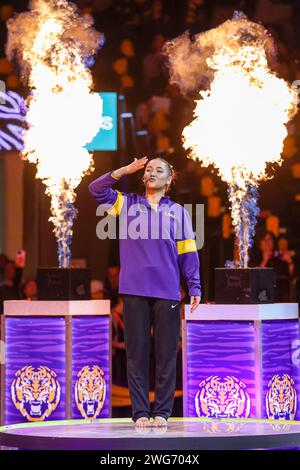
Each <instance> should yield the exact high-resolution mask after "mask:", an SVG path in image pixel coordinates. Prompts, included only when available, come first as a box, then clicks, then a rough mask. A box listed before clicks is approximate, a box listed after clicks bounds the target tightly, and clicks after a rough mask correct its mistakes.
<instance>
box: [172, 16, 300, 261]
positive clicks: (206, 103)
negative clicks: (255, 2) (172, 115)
mask: <svg viewBox="0 0 300 470" xmlns="http://www.w3.org/2000/svg"><path fill="white" fill-rule="evenodd" d="M166 53H167V55H168V56H169V65H170V71H171V79H172V81H173V82H176V83H177V84H178V85H179V86H180V88H181V90H182V91H183V92H185V93H189V92H192V91H193V92H195V91H197V92H198V93H199V95H200V97H199V99H196V107H195V110H194V117H195V119H194V120H193V121H192V122H191V124H190V125H188V126H187V127H185V129H184V130H183V134H182V135H183V145H184V147H185V149H189V155H190V156H191V157H192V158H193V159H194V160H199V161H201V162H202V164H203V165H204V166H208V165H211V164H212V165H214V166H215V167H216V168H217V169H218V172H219V175H220V177H221V178H222V179H223V180H224V181H226V182H227V183H228V194H229V199H230V203H231V214H232V221H233V225H234V229H235V233H236V236H237V239H238V246H239V254H240V266H241V267H247V265H248V251H249V248H250V247H251V245H252V243H253V235H254V232H255V225H256V216H257V214H258V212H259V209H258V207H257V194H258V183H259V181H260V180H262V179H265V178H266V177H267V163H269V162H273V163H274V162H277V163H279V164H281V162H282V160H281V152H282V150H283V141H284V139H285V137H286V136H287V128H286V124H287V122H288V121H289V120H290V119H291V118H292V117H294V115H295V114H296V112H297V94H296V91H295V89H293V88H292V87H291V86H290V85H289V84H288V83H287V82H286V81H285V80H283V79H280V78H279V77H277V76H276V74H275V73H274V72H273V71H272V70H271V67H273V66H274V64H275V60H276V51H275V46H274V43H273V40H272V38H271V37H270V36H269V34H268V32H267V31H266V29H265V28H264V27H263V26H262V25H259V24H256V23H253V22H250V21H248V20H247V18H246V17H245V15H243V14H241V13H236V14H235V15H234V17H233V19H232V20H228V21H226V22H225V23H223V24H222V25H220V26H218V27H217V28H215V29H212V30H210V31H207V32H205V33H202V34H198V35H196V36H195V38H194V41H193V42H192V41H191V40H190V39H189V37H188V35H187V34H184V35H183V36H181V37H179V38H176V39H175V40H174V41H171V42H169V43H168V44H167V45H166ZM200 88H202V90H201V91H200ZM203 88H204V89H203Z"/></svg>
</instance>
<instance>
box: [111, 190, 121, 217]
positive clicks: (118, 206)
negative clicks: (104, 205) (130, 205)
mask: <svg viewBox="0 0 300 470" xmlns="http://www.w3.org/2000/svg"><path fill="white" fill-rule="evenodd" d="M117 193H118V196H117V199H116V202H115V203H114V205H113V206H112V207H111V208H110V209H108V211H107V213H108V214H109V215H114V216H118V215H119V214H120V212H121V210H122V207H123V204H124V196H123V194H122V193H121V192H120V191H118V190H117Z"/></svg>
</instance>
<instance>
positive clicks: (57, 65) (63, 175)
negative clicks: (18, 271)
mask: <svg viewBox="0 0 300 470" xmlns="http://www.w3.org/2000/svg"><path fill="white" fill-rule="evenodd" d="M7 27H8V41H7V44H6V53H7V56H8V59H9V60H13V59H17V61H18V62H19V64H20V69H21V74H22V78H23V79H24V80H25V81H26V82H27V84H28V86H29V88H30V90H31V92H30V96H29V97H28V99H27V102H26V104H27V107H28V112H27V116H26V120H27V123H28V130H26V132H25V134H24V150H23V152H22V154H23V156H24V158H26V159H27V160H28V161H29V162H32V163H35V164H36V166H37V174H36V177H37V178H40V179H42V181H43V183H44V184H45V185H46V193H47V194H48V195H49V196H50V197H51V217H50V218H49V220H50V221H52V222H53V224H54V233H55V236H56V238H57V242H58V259H59V266H60V267H67V266H68V265H69V262H70V258H71V251H70V244H71V240H72V227H73V222H74V218H75V217H76V214H77V210H76V209H75V207H74V201H75V199H76V194H75V189H76V187H77V186H78V184H79V183H80V181H81V179H82V177H83V176H84V175H85V174H87V172H88V171H90V170H91V169H92V164H93V159H92V155H91V154H89V152H88V151H87V150H86V149H85V148H84V146H85V145H86V144H87V143H89V142H90V141H91V140H92V139H93V137H94V136H95V135H96V134H97V132H98V131H99V128H100V126H101V120H102V117H101V115H102V100H101V98H100V96H99V94H97V93H93V92H92V85H93V83H92V76H91V72H90V70H89V68H88V67H87V65H86V63H87V59H88V58H91V57H92V56H93V55H94V54H95V53H96V51H97V49H98V47H99V46H100V45H101V42H102V41H103V36H102V35H101V34H100V33H98V32H97V31H96V30H95V29H94V28H93V19H92V17H91V16H90V15H85V16H81V15H80V14H79V11H78V9H77V7H76V5H74V4H72V3H68V2H67V1H66V0H31V2H30V4H29V11H28V12H24V13H20V14H19V15H17V16H15V17H14V18H12V19H10V20H9V21H8V23H7Z"/></svg>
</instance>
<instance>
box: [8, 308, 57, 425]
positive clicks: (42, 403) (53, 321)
mask: <svg viewBox="0 0 300 470" xmlns="http://www.w3.org/2000/svg"><path fill="white" fill-rule="evenodd" d="M5 335H6V344H5V347H6V361H5V365H6V368H5V384H6V393H5V423H6V424H14V423H22V422H23V423H24V422H38V421H45V420H48V421H49V420H57V419H65V417H66V415H65V353H66V352H65V319H64V318H60V317H58V318H57V317H52V318H49V317H47V318H42V317H38V318H33V317H27V318H26V317H25V318H20V317H19V318H14V317H9V318H6V324H5Z"/></svg>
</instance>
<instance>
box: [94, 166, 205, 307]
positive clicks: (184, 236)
mask: <svg viewBox="0 0 300 470" xmlns="http://www.w3.org/2000/svg"><path fill="white" fill-rule="evenodd" d="M111 173H112V171H110V172H108V173H105V174H104V175H102V176H100V177H99V178H97V179H96V180H94V181H93V182H92V183H90V185H89V191H90V193H91V194H92V196H93V197H94V198H95V199H96V201H97V203H98V204H105V206H103V213H104V209H105V210H106V212H107V213H108V214H109V215H112V216H119V246H120V277H119V293H120V294H131V295H140V296H146V297H155V298H161V299H170V300H177V301H180V300H181V297H180V269H181V272H182V274H183V276H184V277H185V278H186V281H187V285H188V289H189V295H201V287H200V269H199V257H198V252H197V249H196V242H195V234H194V231H193V228H192V223H191V219H190V216H189V213H188V211H187V210H186V209H185V208H184V207H183V206H181V205H180V204H177V203H175V202H173V201H171V200H170V198H169V196H164V197H162V198H161V199H160V201H159V204H158V206H157V210H155V209H153V208H152V207H151V205H150V204H149V202H148V201H147V199H146V197H145V196H144V195H142V196H141V195H139V194H136V193H124V192H121V191H118V190H114V189H112V186H113V185H114V184H115V183H116V182H117V180H116V179H115V178H114V177H113V176H111ZM122 178H123V177H122ZM103 213H102V215H103Z"/></svg>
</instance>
